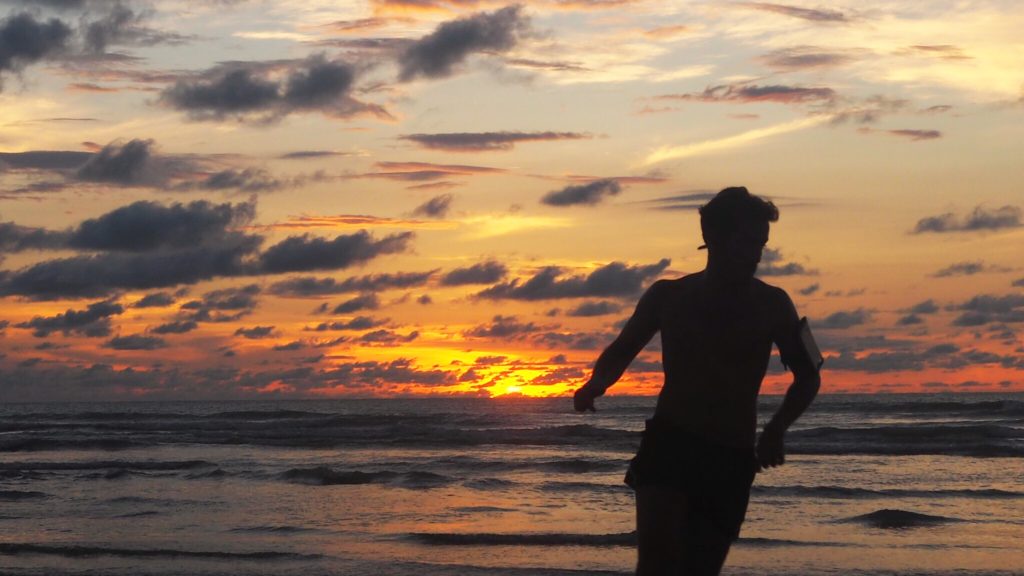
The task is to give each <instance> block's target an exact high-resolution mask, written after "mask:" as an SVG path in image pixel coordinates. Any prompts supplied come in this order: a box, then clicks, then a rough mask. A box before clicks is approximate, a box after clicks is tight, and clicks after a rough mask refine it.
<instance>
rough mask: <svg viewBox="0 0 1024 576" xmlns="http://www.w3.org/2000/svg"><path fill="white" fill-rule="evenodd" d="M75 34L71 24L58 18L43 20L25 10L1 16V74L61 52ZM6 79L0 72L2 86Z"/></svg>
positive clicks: (0, 88)
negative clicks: (2, 17) (4, 16)
mask: <svg viewBox="0 0 1024 576" xmlns="http://www.w3.org/2000/svg"><path fill="white" fill-rule="evenodd" d="M71 36H72V30H71V28H70V27H69V26H68V25H67V24H65V23H63V22H61V21H60V20H58V19H56V18H51V19H49V20H47V21H45V22H43V21H41V20H36V19H35V17H34V16H33V15H31V14H29V13H26V12H23V13H20V14H13V15H10V16H8V17H6V18H4V19H3V20H0V75H2V74H3V73H4V72H6V71H14V72H17V71H20V70H22V69H23V68H25V67H26V66H28V65H30V64H33V63H35V62H38V61H40V60H44V59H47V58H52V57H54V56H56V55H58V54H60V53H61V52H63V51H64V50H66V49H67V48H68V43H69V41H70V39H71ZM2 81H3V77H2V76H0V90H2V89H3V84H2Z"/></svg>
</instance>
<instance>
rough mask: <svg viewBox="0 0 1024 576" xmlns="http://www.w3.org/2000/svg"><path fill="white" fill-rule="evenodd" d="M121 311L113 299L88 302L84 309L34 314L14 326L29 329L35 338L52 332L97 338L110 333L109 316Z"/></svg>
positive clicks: (121, 308) (120, 307)
mask: <svg viewBox="0 0 1024 576" xmlns="http://www.w3.org/2000/svg"><path fill="white" fill-rule="evenodd" d="M122 313H124V307H123V306H121V305H120V304H117V303H116V302H114V301H113V300H104V301H102V302H95V303H93V304H90V305H89V306H88V307H86V309H85V310H71V309H68V310H67V311H65V312H61V313H60V314H57V315H55V316H35V317H33V318H32V319H31V320H29V321H27V322H21V323H18V324H15V325H14V326H15V327H16V328H28V329H31V330H32V335H33V336H35V337H36V338H45V337H47V336H49V335H50V334H52V333H54V332H61V333H62V334H64V335H65V336H70V335H72V334H77V335H80V336H87V337H90V338H98V337H103V336H108V335H109V334H110V318H111V317H112V316H117V315H119V314H122Z"/></svg>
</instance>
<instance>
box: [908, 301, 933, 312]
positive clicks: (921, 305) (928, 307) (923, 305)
mask: <svg viewBox="0 0 1024 576" xmlns="http://www.w3.org/2000/svg"><path fill="white" fill-rule="evenodd" d="M907 311H908V312H910V313H911V314H934V313H936V312H938V311H939V306H938V305H937V304H936V303H935V301H934V300H932V299H931V298H929V299H927V300H923V301H921V302H918V303H917V304H914V305H913V306H911V307H910V308H909V309H908V310H907Z"/></svg>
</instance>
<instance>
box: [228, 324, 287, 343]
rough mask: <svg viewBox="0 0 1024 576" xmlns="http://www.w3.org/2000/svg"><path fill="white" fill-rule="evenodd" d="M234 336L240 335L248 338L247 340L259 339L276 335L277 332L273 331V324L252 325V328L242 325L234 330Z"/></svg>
mask: <svg viewBox="0 0 1024 576" xmlns="http://www.w3.org/2000/svg"><path fill="white" fill-rule="evenodd" d="M235 336H241V337H243V338H248V339H249V340H259V339H260V338H272V337H274V336H277V332H275V331H274V327H273V326H253V327H252V328H246V327H244V326H243V327H242V328H239V329H238V330H235Z"/></svg>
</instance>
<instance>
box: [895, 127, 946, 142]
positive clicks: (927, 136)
mask: <svg viewBox="0 0 1024 576" xmlns="http://www.w3.org/2000/svg"><path fill="white" fill-rule="evenodd" d="M885 132H886V133H887V134H891V135H893V136H899V137H901V138H909V139H911V140H915V141H916V140H935V139H936V138H942V132H940V131H938V130H916V129H909V128H904V129H899V130H886V131H885Z"/></svg>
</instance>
